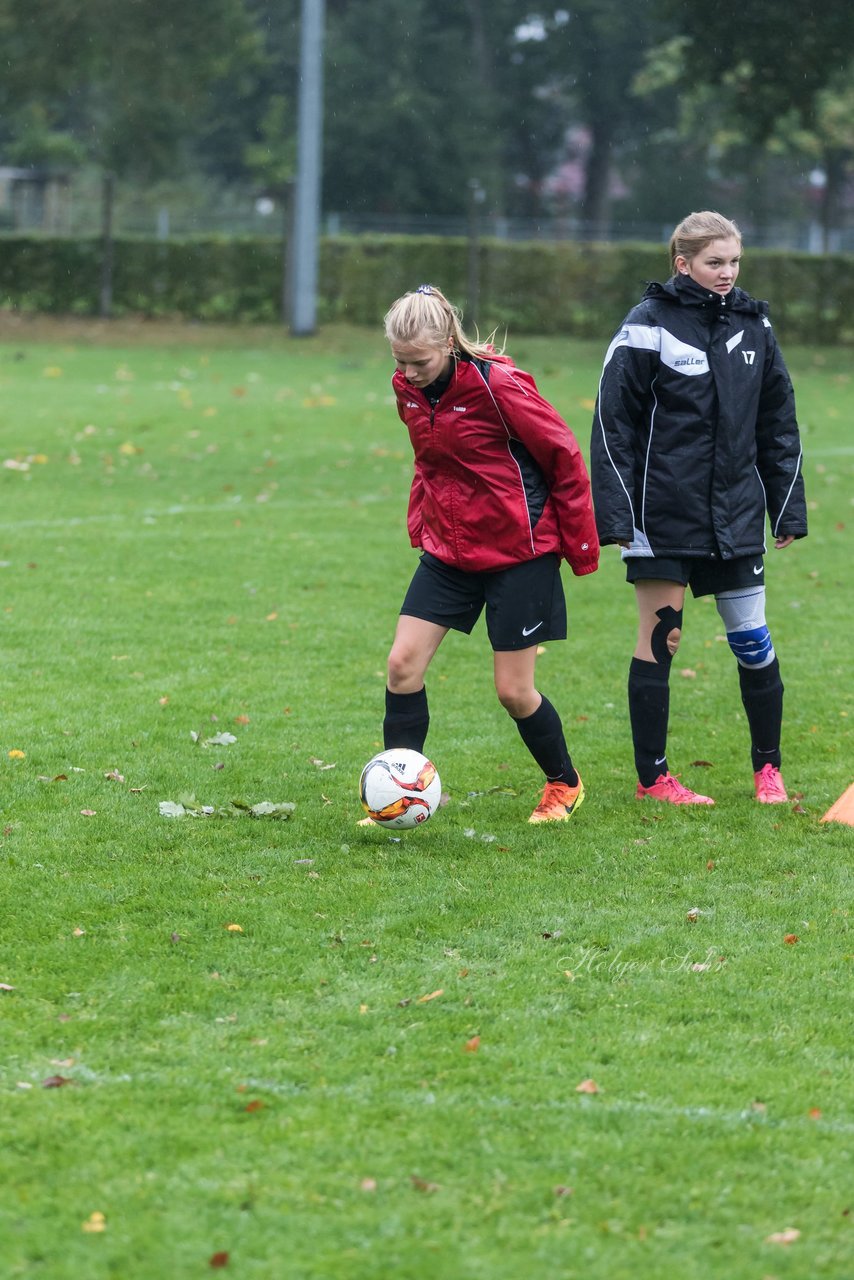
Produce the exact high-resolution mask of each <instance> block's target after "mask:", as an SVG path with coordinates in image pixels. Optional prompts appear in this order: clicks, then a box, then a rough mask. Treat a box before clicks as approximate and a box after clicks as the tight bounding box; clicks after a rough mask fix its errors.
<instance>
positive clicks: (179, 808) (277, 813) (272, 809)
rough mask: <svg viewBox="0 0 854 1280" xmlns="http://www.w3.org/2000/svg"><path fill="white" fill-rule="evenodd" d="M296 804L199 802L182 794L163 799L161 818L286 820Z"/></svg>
mask: <svg viewBox="0 0 854 1280" xmlns="http://www.w3.org/2000/svg"><path fill="white" fill-rule="evenodd" d="M295 808H296V806H295V805H293V804H290V803H287V802H282V803H274V802H273V801H272V800H261V801H259V802H258V803H257V804H247V803H246V801H245V800H231V801H229V803H228V804H226V805H212V804H207V805H206V804H199V802H198V800H197V799H196V797H195V796H192V795H190V796H181V798H180V799H179V800H177V801H176V800H161V801H160V816H161V818H279V819H281V820H282V821H286V820H287V819H288V818H290V816H291V814H292V813H293V811H294V809H295Z"/></svg>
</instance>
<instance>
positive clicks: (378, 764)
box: [359, 747, 442, 828]
mask: <svg viewBox="0 0 854 1280" xmlns="http://www.w3.org/2000/svg"><path fill="white" fill-rule="evenodd" d="M441 797H442V784H441V782H440V781H439V775H438V773H437V772H436V766H435V765H434V764H432V763H431V762H430V761H429V760H428V759H427V757H426V756H422V754H421V752H420V751H410V750H409V749H408V748H407V747H394V748H393V749H392V750H391V751H381V752H380V754H379V755H378V756H374V758H373V760H369V761H368V763H367V764H366V765H365V767H364V769H363V770H362V776H361V778H360V779H359V799H360V800H361V801H362V808H363V809H364V810H365V812H366V813H367V815H368V817H369V818H373V820H374V822H378V823H379V824H380V826H381V827H398V828H405V827H417V826H420V824H421V823H422V822H426V821H427V819H428V818H429V817H430V816H431V814H433V813H435V811H436V809H437V808H438V807H439V800H440V799H441Z"/></svg>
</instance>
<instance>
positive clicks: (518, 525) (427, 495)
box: [392, 356, 599, 575]
mask: <svg viewBox="0 0 854 1280" xmlns="http://www.w3.org/2000/svg"><path fill="white" fill-rule="evenodd" d="M392 386H393V387H394V390H395V394H396V396H397V409H398V413H399V414H400V416H401V418H402V420H403V421H404V422H405V423H406V426H407V427H408V428H409V436H410V439H411V441H412V447H413V449H414V450H415V477H414V479H413V481H412V491H411V493H410V497H409V514H408V520H407V523H408V528H409V538H410V541H411V543H412V545H413V546H414V547H422V548H423V549H424V550H425V551H429V552H430V554H431V555H434V556H436V558H437V559H438V560H441V561H443V562H444V563H445V564H450V565H454V566H455V567H456V568H458V569H462V570H464V571H466V572H469V573H477V572H481V571H484V570H490V569H505V568H507V567H509V566H510V565H514V564H519V563H521V562H522V561H524V560H532V559H533V558H534V557H535V556H542V555H546V554H547V553H549V552H556V553H557V554H558V555H559V556H561V557H562V558H563V559H564V560H567V561H568V562H569V564H570V566H571V567H572V571H573V573H575V574H577V575H581V574H584V573H592V572H593V571H594V569H596V567H597V565H598V563H599V539H598V536H597V533H596V524H595V521H594V519H593V507H592V504H591V500H590V481H589V479H588V475H587V468H586V466H585V465H584V459H583V457H582V456H581V451H580V449H579V447H578V443H577V441H576V439H575V437H574V435H573V434H572V432H571V431H570V429H569V427H568V426H567V425H566V423H565V422H564V421H563V419H562V418H561V417H560V415H559V414H558V413H557V412H556V411H555V410H554V409H553V408H552V406H551V405H550V404H549V403H548V401H547V400H544V399H543V397H542V396H541V395H540V393H539V392H538V391H537V388H536V385H535V383H534V379H533V378H532V377H531V375H530V374H529V373H524V372H523V371H522V370H521V369H517V368H516V367H515V365H514V364H513V362H512V361H511V360H509V359H508V358H507V357H502V356H496V357H495V358H494V359H492V360H488V361H487V360H469V359H465V358H463V359H460V360H459V361H458V362H457V368H456V372H455V373H454V376H453V377H452V378H451V382H450V384H449V386H448V388H447V390H446V391H445V393H444V394H443V395H442V397H441V399H440V400H439V402H438V404H436V406H435V408H431V406H430V403H429V401H428V400H427V397H426V396H425V395H424V393H423V392H422V391H419V390H418V389H417V388H416V387H413V386H412V385H411V384H410V383H408V382H407V381H406V379H405V378H404V376H403V374H402V373H400V372H399V371H398V372H396V373H395V374H394V377H393V378H392Z"/></svg>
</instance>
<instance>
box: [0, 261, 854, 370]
mask: <svg viewBox="0 0 854 1280" xmlns="http://www.w3.org/2000/svg"><path fill="white" fill-rule="evenodd" d="M100 263H101V245H100V242H99V241H98V239H80V240H66V239H52V238H51V239H48V238H43V237H32V236H30V237H27V236H3V237H2V238H0V307H5V308H7V309H15V310H20V311H27V312H49V313H54V314H78V315H96V314H97V313H98V308H99V296H100V270H101V268H100ZM469 265H470V264H469V246H468V242H467V241H466V240H465V239H462V238H456V239H444V238H440V237H429V236H424V237H410V236H365V237H358V238H355V237H354V238H347V237H342V238H335V239H325V240H323V241H322V242H321V252H320V271H319V288H320V298H319V306H318V318H319V320H320V322H321V323H324V322H329V321H347V322H349V323H352V324H358V325H378V324H379V323H380V321H381V319H382V316H383V314H384V312H385V311H386V309H387V308H388V305H389V303H390V302H391V301H392V300H393V299H394V298H396V297H397V296H398V295H399V294H401V293H403V292H405V290H407V289H410V288H413V287H414V286H415V285H417V284H419V283H421V282H422V281H432V282H434V283H436V284H439V285H441V287H442V288H443V289H444V290H445V292H446V293H447V294H448V295H449V296H450V297H451V298H453V299H454V300H455V301H457V302H459V303H460V304H461V305H462V306H463V308H464V309H465V305H466V291H467V287H468V277H469ZM478 271H479V279H480V300H479V306H478V308H477V317H476V319H477V320H478V321H479V324H480V330H481V332H482V333H485V332H488V331H489V330H491V329H492V328H493V327H496V326H497V327H498V328H499V331H500V332H502V333H503V331H504V330H505V329H507V330H508V331H509V332H511V333H517V334H519V333H544V334H545V333H553V334H568V335H572V336H574V337H581V338H593V339H596V340H599V341H601V340H602V339H605V338H607V337H609V336H610V335H611V334H612V333H613V331H614V329H615V328H616V326H617V324H618V323H619V322H620V320H621V319H622V317H623V316H624V315H625V313H626V311H627V310H628V309H629V307H630V306H631V305H632V304H633V303H634V302H635V301H637V299H638V297H639V296H640V293H641V291H642V290H643V287H644V284H645V282H646V281H648V280H662V279H664V278H666V276H667V274H668V262H667V251H666V249H665V247H664V246H663V245H647V244H577V243H574V242H559V243H554V242H535V243H515V242H508V241H504V240H484V241H482V242H481V244H480V247H479V259H478ZM741 283H743V284H744V286H745V287H746V288H747V289H748V290H749V292H750V293H752V294H753V295H754V296H755V297H761V298H770V300H771V316H772V319H773V322H774V327H775V330H776V331H777V332H778V333H779V334H780V335H781V337H782V338H783V340H784V341H792V342H802V343H807V344H830V345H832V344H848V343H852V342H854V256H852V255H844V254H837V255H823V256H820V255H814V254H802V253H792V252H788V251H787V252H782V251H776V250H760V249H757V250H751V249H750V248H749V247H748V251H747V254H746V256H745V261H744V266H743V269H742V277H741ZM281 294H282V246H281V244H280V243H278V242H277V241H275V240H271V239H264V238H260V237H259V238H251V237H228V238H226V237H212V236H204V237H194V238H185V239H174V240H168V241H159V240H152V239H143V238H131V237H123V238H120V239H117V240H116V242H115V246H114V278H113V311H114V314H116V315H126V314H139V315H144V316H183V317H185V318H188V319H197V320H229V321H242V322H246V323H258V322H276V321H277V320H278V319H279V318H280V315H281ZM470 318H471V317H470Z"/></svg>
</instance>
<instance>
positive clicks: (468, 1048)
mask: <svg viewBox="0 0 854 1280" xmlns="http://www.w3.org/2000/svg"><path fill="white" fill-rule="evenodd" d="M479 1048H480V1036H472V1038H471V1040H466V1042H465V1044H464V1045H463V1049H464V1050H465V1052H466V1053H477V1051H478V1049H479Z"/></svg>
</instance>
